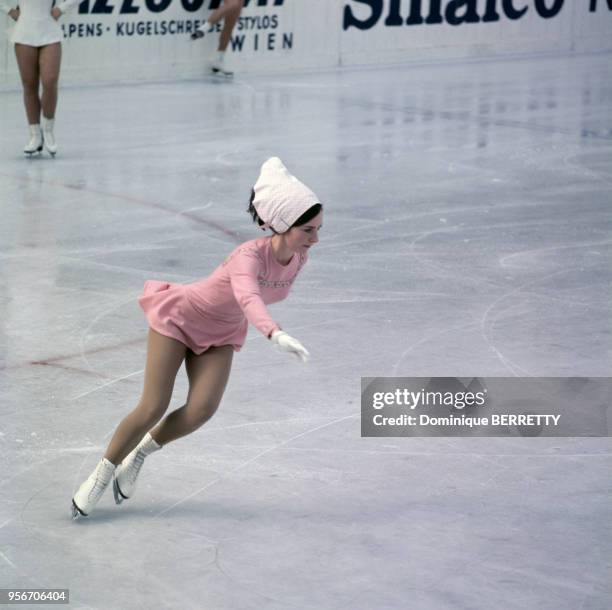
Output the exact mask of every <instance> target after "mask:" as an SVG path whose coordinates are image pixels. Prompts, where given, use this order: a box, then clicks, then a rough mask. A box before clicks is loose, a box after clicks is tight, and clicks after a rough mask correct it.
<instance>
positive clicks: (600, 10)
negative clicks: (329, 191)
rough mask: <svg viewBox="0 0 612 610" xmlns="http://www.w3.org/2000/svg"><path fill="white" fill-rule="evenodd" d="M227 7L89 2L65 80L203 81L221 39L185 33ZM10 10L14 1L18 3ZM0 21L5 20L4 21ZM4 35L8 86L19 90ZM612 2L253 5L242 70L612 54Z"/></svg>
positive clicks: (164, 0) (295, 0)
mask: <svg viewBox="0 0 612 610" xmlns="http://www.w3.org/2000/svg"><path fill="white" fill-rule="evenodd" d="M219 2H220V0H84V1H83V2H82V3H81V4H80V5H79V7H78V9H75V10H72V11H71V12H69V13H68V14H66V15H65V16H63V17H62V27H63V30H64V49H63V52H64V60H63V65H62V80H63V82H64V83H73V84H74V83H94V82H103V81H130V80H138V81H147V80H160V79H161V80H166V79H173V78H197V77H199V76H201V75H202V74H204V73H205V71H206V67H207V61H208V60H209V59H210V58H211V57H212V54H213V53H214V51H215V49H216V43H217V39H218V38H217V36H218V35H212V36H206V37H205V38H204V39H203V40H201V41H196V42H194V41H191V40H190V39H189V35H188V33H187V32H188V31H190V30H191V29H192V28H193V27H195V25H196V24H197V23H199V22H201V20H202V19H203V18H205V17H206V16H208V15H209V14H210V12H211V10H213V9H214V8H215V7H216V6H218V5H219ZM13 4H17V2H16V0H14V2H13ZM2 18H3V17H0V19H2ZM4 19H6V24H7V27H5V28H2V32H0V53H1V54H2V55H1V58H0V84H2V85H4V86H8V87H9V88H10V87H13V86H14V87H17V86H18V85H19V75H18V72H17V66H16V63H15V59H14V53H13V49H12V44H11V43H10V42H9V34H10V29H11V21H12V20H11V19H10V18H9V17H6V18H4ZM611 31H612V0H245V9H244V11H243V14H242V16H241V19H240V23H239V24H238V25H237V27H236V29H235V31H234V35H233V37H232V42H231V44H230V48H229V50H228V54H227V65H228V67H230V68H233V69H235V70H236V71H238V72H280V73H282V72H289V71H292V70H296V69H297V70H312V69H321V68H332V67H334V66H340V65H342V66H354V65H376V64H381V63H388V62H404V61H424V60H440V59H442V60H444V59H460V58H475V57H478V58H480V57H483V58H484V57H504V56H516V55H517V54H518V55H521V54H550V53H572V52H592V51H611V50H612V36H610V32H611Z"/></svg>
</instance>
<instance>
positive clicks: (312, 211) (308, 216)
mask: <svg viewBox="0 0 612 610" xmlns="http://www.w3.org/2000/svg"><path fill="white" fill-rule="evenodd" d="M254 200H255V189H251V199H250V201H249V207H248V208H247V212H248V213H249V214H250V215H251V216H252V217H253V222H256V223H257V224H258V225H259V226H260V227H263V225H264V224H266V223H265V222H264V221H263V220H262V219H261V218H260V217H259V214H258V213H257V210H256V209H255V206H254V205H253V201H254ZM322 209H323V204H321V203H315V204H314V205H313V206H311V207H309V208H308V209H307V210H306V211H305V212H304V213H303V214H302V215H301V216H300V217H299V218H298V219H297V220H296V221H295V222H294V223H293V224H292V225H291V226H290V227H289V228H290V229H293V227H301V226H302V225H305V224H306V223H307V222H308V221H309V220H312V219H313V218H314V217H315V216H316V215H317V214H318V213H319V212H320V211H321V210H322ZM264 230H265V229H264ZM270 231H272V233H277V231H275V230H274V229H273V228H272V227H270Z"/></svg>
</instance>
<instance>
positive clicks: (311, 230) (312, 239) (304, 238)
mask: <svg viewBox="0 0 612 610" xmlns="http://www.w3.org/2000/svg"><path fill="white" fill-rule="evenodd" d="M322 226H323V210H321V211H320V212H319V213H318V214H317V215H316V216H315V217H314V218H311V219H310V220H309V221H308V222H306V223H304V224H303V225H300V226H299V227H292V228H291V229H289V231H287V233H286V234H285V235H286V236H287V237H286V244H287V246H288V247H289V248H291V250H293V251H294V252H299V251H303V250H308V249H309V248H312V246H314V245H315V244H316V243H317V242H318V241H319V231H320V230H321V227H322Z"/></svg>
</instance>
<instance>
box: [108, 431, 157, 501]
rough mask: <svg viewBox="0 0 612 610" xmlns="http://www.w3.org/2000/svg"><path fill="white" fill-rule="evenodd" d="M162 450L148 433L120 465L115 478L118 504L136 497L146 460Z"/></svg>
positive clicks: (114, 486) (115, 492) (114, 491)
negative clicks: (135, 491) (137, 485)
mask: <svg viewBox="0 0 612 610" xmlns="http://www.w3.org/2000/svg"><path fill="white" fill-rule="evenodd" d="M161 448H162V446H161V445H159V444H158V443H156V442H155V441H154V440H153V438H152V437H151V435H150V434H149V433H148V432H147V433H146V434H145V436H144V438H143V439H142V440H141V441H140V443H138V445H136V447H135V448H134V449H133V451H132V452H131V453H130V454H128V455H127V456H126V457H125V459H124V460H123V462H121V464H119V466H118V467H117V470H116V471H115V474H114V476H113V495H114V496H115V503H116V504H121V502H123V501H124V500H127V499H129V498H131V497H132V496H133V495H134V490H135V489H136V479H137V477H138V473H139V472H140V469H141V468H142V464H143V462H144V459H145V458H146V457H147V456H148V455H151V454H152V453H153V452H154V451H159V450H160V449H161Z"/></svg>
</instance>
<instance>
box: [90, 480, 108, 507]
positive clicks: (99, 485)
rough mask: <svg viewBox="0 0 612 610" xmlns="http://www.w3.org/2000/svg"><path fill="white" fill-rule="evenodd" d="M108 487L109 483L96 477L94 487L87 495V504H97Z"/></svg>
mask: <svg viewBox="0 0 612 610" xmlns="http://www.w3.org/2000/svg"><path fill="white" fill-rule="evenodd" d="M107 487H108V481H104V480H102V479H100V477H99V476H97V475H96V480H95V481H94V485H93V487H92V488H91V490H90V492H89V493H88V494H87V502H88V503H89V502H91V503H93V504H95V503H96V502H97V501H98V500H99V499H100V497H101V496H102V494H103V493H104V490H105V489H106V488H107Z"/></svg>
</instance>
